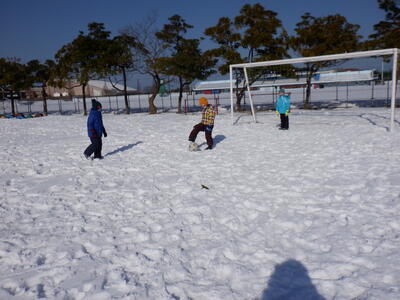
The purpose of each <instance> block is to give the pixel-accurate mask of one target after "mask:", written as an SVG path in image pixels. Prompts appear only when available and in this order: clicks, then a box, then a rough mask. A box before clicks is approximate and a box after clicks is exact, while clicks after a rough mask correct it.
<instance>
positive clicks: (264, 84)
mask: <svg viewBox="0 0 400 300" xmlns="http://www.w3.org/2000/svg"><path fill="white" fill-rule="evenodd" d="M375 79H376V78H375V77H374V71H373V70H363V71H359V70H351V71H339V72H337V71H321V72H318V73H316V74H314V76H313V78H312V80H311V84H312V85H313V86H314V88H322V87H324V85H332V84H339V85H340V84H344V83H353V84H355V83H361V82H363V83H368V82H371V81H373V80H375ZM305 85H306V78H305V76H304V75H302V74H298V78H285V77H282V76H280V75H278V76H275V77H272V76H271V77H267V78H265V79H263V80H258V81H256V82H254V83H253V84H252V85H251V89H252V90H257V89H262V88H268V87H270V88H278V87H285V88H301V87H304V86H305ZM242 87H243V82H240V83H239V88H242ZM233 88H234V89H236V85H235V83H234V84H233ZM229 90H230V80H217V81H201V82H198V83H197V84H196V86H195V87H194V88H193V91H194V92H195V93H196V94H219V93H225V92H229Z"/></svg>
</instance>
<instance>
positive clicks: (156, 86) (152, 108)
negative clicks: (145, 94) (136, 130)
mask: <svg viewBox="0 0 400 300" xmlns="http://www.w3.org/2000/svg"><path fill="white" fill-rule="evenodd" d="M153 81H154V88H153V92H152V94H151V96H150V98H149V114H156V113H157V106H155V104H154V100H156V97H157V94H158V91H159V90H160V86H161V78H160V77H159V76H158V75H153Z"/></svg>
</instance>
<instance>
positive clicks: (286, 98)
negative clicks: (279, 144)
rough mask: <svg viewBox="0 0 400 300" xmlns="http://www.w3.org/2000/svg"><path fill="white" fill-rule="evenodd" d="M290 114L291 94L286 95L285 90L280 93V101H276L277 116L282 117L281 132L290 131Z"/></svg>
mask: <svg viewBox="0 0 400 300" xmlns="http://www.w3.org/2000/svg"><path fill="white" fill-rule="evenodd" d="M289 112H290V93H285V90H284V89H280V90H279V92H278V100H276V115H277V116H280V117H281V127H280V128H279V129H281V130H288V129H289Z"/></svg>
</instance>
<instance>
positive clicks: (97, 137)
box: [83, 99, 107, 159]
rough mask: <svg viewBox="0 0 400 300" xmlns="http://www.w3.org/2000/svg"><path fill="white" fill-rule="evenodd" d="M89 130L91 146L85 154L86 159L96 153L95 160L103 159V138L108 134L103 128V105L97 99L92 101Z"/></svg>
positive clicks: (88, 123) (88, 122)
mask: <svg viewBox="0 0 400 300" xmlns="http://www.w3.org/2000/svg"><path fill="white" fill-rule="evenodd" d="M87 130H88V136H89V138H90V142H91V144H90V145H89V146H88V147H87V148H86V150H85V152H83V155H85V158H86V159H89V158H90V156H91V155H92V154H93V153H94V158H98V159H103V156H101V148H102V146H103V143H102V141H101V136H102V135H103V134H104V137H107V132H106V129H105V128H104V126H103V117H102V115H101V103H100V102H98V101H97V100H96V99H92V109H91V110H90V113H89V117H88V119H87Z"/></svg>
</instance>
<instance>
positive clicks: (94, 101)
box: [92, 99, 101, 109]
mask: <svg viewBox="0 0 400 300" xmlns="http://www.w3.org/2000/svg"><path fill="white" fill-rule="evenodd" d="M99 106H100V107H101V103H100V102H99V101H97V100H96V99H92V108H93V109H99Z"/></svg>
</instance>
